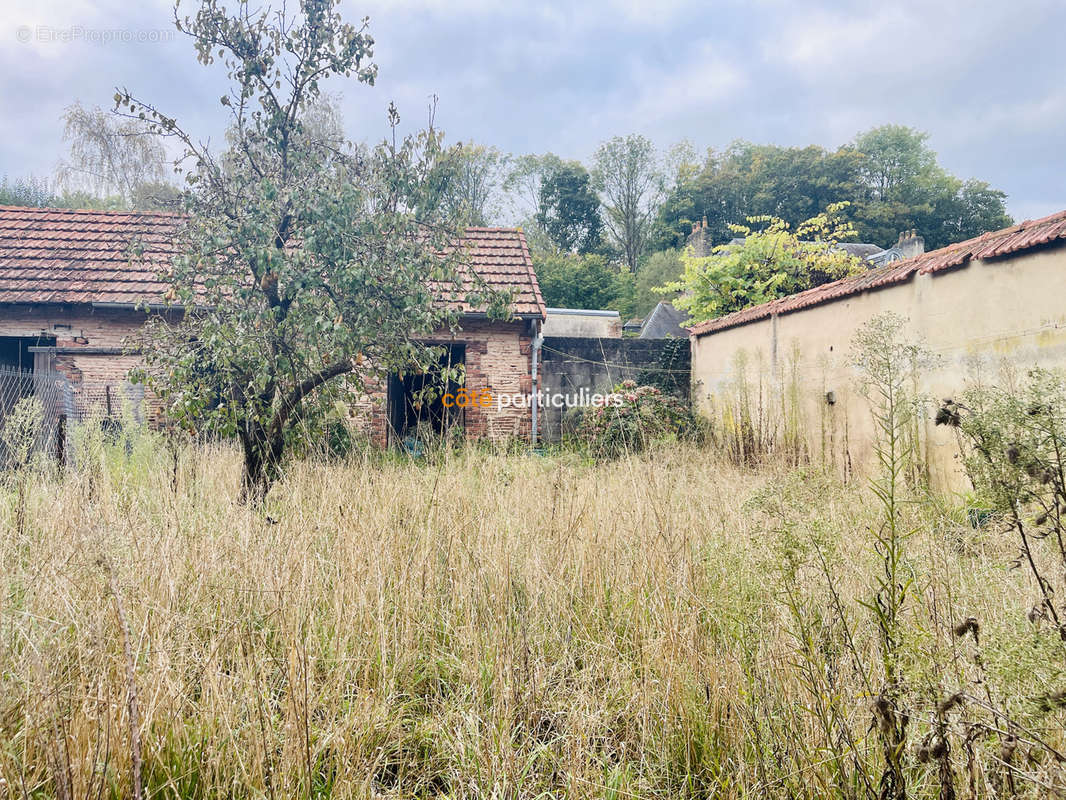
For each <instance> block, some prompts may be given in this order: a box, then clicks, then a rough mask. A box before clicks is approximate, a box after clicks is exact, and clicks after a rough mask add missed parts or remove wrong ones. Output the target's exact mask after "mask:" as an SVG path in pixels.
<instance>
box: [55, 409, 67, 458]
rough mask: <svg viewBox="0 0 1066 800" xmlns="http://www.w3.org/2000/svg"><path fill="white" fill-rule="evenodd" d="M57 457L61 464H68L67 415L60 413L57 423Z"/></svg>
mask: <svg viewBox="0 0 1066 800" xmlns="http://www.w3.org/2000/svg"><path fill="white" fill-rule="evenodd" d="M56 458H58V459H59V466H60V467H66V466H67V415H66V414H60V415H59V420H58V421H57V423H56Z"/></svg>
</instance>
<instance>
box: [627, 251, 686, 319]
mask: <svg viewBox="0 0 1066 800" xmlns="http://www.w3.org/2000/svg"><path fill="white" fill-rule="evenodd" d="M684 270H685V265H684V263H683V261H682V259H681V253H680V251H678V250H675V249H672V248H671V249H669V250H661V251H659V252H658V253H652V254H651V255H650V256H649V257H648V258H647V259H646V260H645V262H644V263H643V264H642V265H641V267H640V272H638V273H637V276H636V279H635V280H634V283H633V316H637V317H645V316H647V315H648V313H650V312H651V310H652V309H653V308H655V306H656V305H658V304H659V303H660V302H661V301H663V300H669V301H672V300H673V299H675V298H676V297H677V295H678V291H677V290H676V289H667V288H665V287H666V286H667V284H672V283H676V282H677V281H678V280H680V279H681V275H682V274H683V273H684Z"/></svg>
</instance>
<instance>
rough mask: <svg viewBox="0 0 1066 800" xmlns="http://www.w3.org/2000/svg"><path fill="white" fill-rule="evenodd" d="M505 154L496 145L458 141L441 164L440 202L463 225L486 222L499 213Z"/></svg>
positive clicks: (505, 163) (504, 170)
mask: <svg viewBox="0 0 1066 800" xmlns="http://www.w3.org/2000/svg"><path fill="white" fill-rule="evenodd" d="M508 161H509V159H508V156H507V154H506V153H502V152H500V150H499V149H498V148H496V147H488V146H486V145H481V144H461V145H459V146H457V147H455V148H453V150H452V151H451V154H450V157H449V158H448V159H446V160H445V161H444V162H443V163H442V165H441V180H442V184H443V185H442V189H441V191H442V203H443V205H444V208H445V210H446V211H447V212H448V213H449V214H451V215H452V216H453V217H454V218H455V219H456V220H457V221H459V222H461V223H462V224H465V225H489V224H491V222H492V220H493V219H494V218H496V217H497V216H498V215H499V213H500V208H499V201H500V189H501V186H502V184H503V179H504V174H505V172H506V169H507V164H508Z"/></svg>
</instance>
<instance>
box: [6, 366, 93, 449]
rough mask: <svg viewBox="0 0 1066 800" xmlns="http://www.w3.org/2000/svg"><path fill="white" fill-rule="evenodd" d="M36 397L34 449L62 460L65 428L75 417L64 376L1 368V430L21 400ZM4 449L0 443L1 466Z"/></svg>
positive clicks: (65, 434)
mask: <svg viewBox="0 0 1066 800" xmlns="http://www.w3.org/2000/svg"><path fill="white" fill-rule="evenodd" d="M31 397H32V398H36V399H37V400H38V402H39V403H40V405H41V425H40V430H39V432H38V433H37V436H36V441H35V443H34V445H35V448H36V449H37V450H40V451H42V452H44V453H46V454H47V455H48V456H50V457H52V458H56V459H59V460H60V461H62V460H63V458H64V455H65V453H66V437H67V426H68V425H69V423H70V422H71V421H73V420H74V419H76V418H77V413H76V407H75V403H74V391H73V388H72V387H71V384H70V381H68V380H67V378H66V376H64V375H62V374H61V373H58V372H42V371H35V370H22V369H18V368H16V367H7V366H0V430H3V429H4V427H5V425H6V423H7V420H8V418H9V416H10V415H11V412H12V411H13V410H14V409H15V406H16V405H18V403H19V402H20V401H21V400H24V399H26V398H31ZM7 461H8V453H7V446H6V445H5V444H4V443H3V442H2V441H0V463H5V464H6V463H7Z"/></svg>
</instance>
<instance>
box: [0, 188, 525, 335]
mask: <svg viewBox="0 0 1066 800" xmlns="http://www.w3.org/2000/svg"><path fill="white" fill-rule="evenodd" d="M180 225H181V217H180V216H179V215H176V214H166V213H161V212H129V211H80V210H68V209H51V208H23V207H19V206H0V303H5V304H6V303H145V302H148V303H159V302H162V298H163V294H164V293H165V292H166V290H167V287H166V285H165V284H163V283H162V282H161V281H160V280H159V277H158V276H159V272H160V271H161V270H162V268H163V267H164V266H165V265H166V264H167V263H168V262H169V260H170V258H171V257H172V256H173V255H174V250H175V246H174V239H175V235H176V233H177V229H178V227H179V226H180ZM457 246H460V247H462V248H463V249H464V250H465V251H466V253H467V257H466V259H465V261H466V263H468V264H469V265H470V267H471V268H472V269H473V270H474V272H476V273H477V275H478V276H479V277H480V278H481V280H483V281H484V282H485V284H486V285H487V286H488V287H489V288H491V289H495V290H498V291H508V290H509V291H511V292H513V294H514V304H513V306H512V310H513V312H514V313H515V314H516V315H519V316H524V317H530V316H533V317H541V318H543V317H544V299H543V297H541V293H540V286H539V285H538V284H537V276H536V274H535V273H534V271H533V261H532V259H531V258H530V255H529V248H528V247H527V245H526V238H525V235H524V234H523V233H522V231H521V230H518V229H515V228H469V229H467V231H466V234H465V236H464V237H463V238H462V239H461V240H460V241H459V242H457ZM138 251H140V252H139V253H138ZM474 283H475V282H474V281H473V280H471V279H470V278H469V277H468V278H467V280H465V281H464V288H467V289H470V288H473V284H474ZM451 302H452V303H453V306H454V307H455V308H456V309H457V310H460V311H463V312H465V313H477V312H479V311H483V310H484V309H480V308H475V307H474V306H472V305H470V304H469V303H467V302H465V299H458V300H455V301H451Z"/></svg>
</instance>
